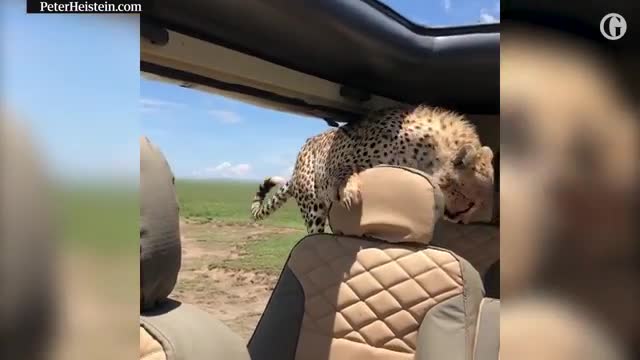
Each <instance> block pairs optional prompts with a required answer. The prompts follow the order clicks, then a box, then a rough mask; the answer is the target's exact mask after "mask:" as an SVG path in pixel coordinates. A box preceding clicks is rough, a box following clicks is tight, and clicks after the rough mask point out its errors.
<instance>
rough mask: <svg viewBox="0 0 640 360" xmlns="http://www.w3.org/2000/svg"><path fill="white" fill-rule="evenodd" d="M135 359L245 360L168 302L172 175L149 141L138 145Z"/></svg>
mask: <svg viewBox="0 0 640 360" xmlns="http://www.w3.org/2000/svg"><path fill="white" fill-rule="evenodd" d="M140 187H141V189H140V191H141V199H140V200H141V206H140V217H141V224H140V225H141V226H140V354H139V358H140V359H144V360H215V359H220V360H248V359H249V354H248V352H247V349H246V344H245V343H244V342H243V341H242V339H241V338H240V337H239V336H237V335H236V334H234V333H232V332H231V330H230V329H229V328H227V327H226V326H225V325H223V324H222V323H221V322H220V321H218V320H216V319H214V318H213V317H212V316H211V315H209V314H208V313H207V312H205V311H203V310H201V309H199V308H198V307H195V306H193V305H189V304H185V303H181V302H178V301H175V300H172V299H170V298H169V295H170V293H171V291H172V290H173V287H174V286H175V283H176V279H177V276H178V271H179V270H180V260H181V249H180V230H179V222H178V221H179V218H178V203H177V200H176V193H175V188H174V181H173V175H172V173H171V169H170V168H169V165H168V164H167V162H166V160H165V158H164V156H163V155H162V153H161V152H160V151H159V150H158V149H157V148H156V147H155V146H153V145H152V144H151V143H150V142H149V140H148V139H142V140H141V142H140Z"/></svg>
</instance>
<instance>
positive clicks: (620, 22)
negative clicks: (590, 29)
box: [600, 13, 627, 40]
mask: <svg viewBox="0 0 640 360" xmlns="http://www.w3.org/2000/svg"><path fill="white" fill-rule="evenodd" d="M600 32H601V33H602V36H604V37H605V38H607V39H609V40H618V39H620V38H622V37H623V36H624V34H625V33H626V32H627V21H626V20H625V19H624V18H623V17H622V15H620V14H616V13H610V14H607V15H605V16H604V17H603V18H602V20H601V21H600Z"/></svg>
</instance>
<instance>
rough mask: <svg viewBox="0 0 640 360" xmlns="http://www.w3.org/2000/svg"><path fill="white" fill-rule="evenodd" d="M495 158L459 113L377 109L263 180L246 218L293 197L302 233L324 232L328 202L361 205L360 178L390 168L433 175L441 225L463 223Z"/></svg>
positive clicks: (314, 140)
mask: <svg viewBox="0 0 640 360" xmlns="http://www.w3.org/2000/svg"><path fill="white" fill-rule="evenodd" d="M492 159H493V152H492V151H491V149H490V148H489V147H487V146H482V145H481V143H480V139H479V137H478V134H477V133H476V130H475V127H474V126H473V125H472V124H471V123H469V122H468V121H467V120H466V119H465V118H464V117H463V116H462V115H459V114H457V113H454V112H452V111H448V110H445V109H441V108H437V107H429V106H424V105H421V106H417V107H394V108H386V109H381V110H376V111H372V112H371V113H369V114H368V115H366V116H364V117H363V118H362V119H361V120H359V121H357V122H354V123H349V124H346V125H343V126H341V127H338V128H334V129H330V130H327V131H326V132H324V133H321V134H319V135H316V136H314V137H311V138H309V139H307V141H306V142H305V144H304V145H303V147H302V149H301V150H300V152H299V153H298V157H297V160H296V163H295V166H294V170H293V174H292V176H291V178H290V179H289V180H288V181H285V179H283V178H280V177H270V178H267V179H265V180H264V182H263V183H262V184H261V185H260V187H259V189H258V191H257V193H256V195H255V197H254V199H253V202H252V204H251V214H252V217H253V219H254V220H261V219H263V218H265V217H266V216H269V215H270V214H271V213H273V212H274V211H276V210H277V209H278V208H279V207H280V206H282V204H284V202H285V201H286V200H287V198H289V197H291V196H293V197H294V198H295V200H296V202H297V204H298V207H299V209H300V212H301V214H302V218H303V219H304V222H305V225H306V228H307V232H308V233H310V234H313V233H323V232H324V229H325V225H326V221H327V215H328V211H329V206H330V205H331V204H332V203H333V202H335V201H340V202H342V204H343V205H344V206H346V207H347V208H349V207H350V206H351V205H352V204H354V203H355V202H356V201H358V200H359V199H360V198H359V197H360V192H359V180H358V179H359V178H358V173H359V172H361V171H363V170H365V169H368V168H372V167H375V166H377V165H382V164H387V165H396V166H404V167H409V168H414V169H418V170H420V171H423V172H425V173H426V174H428V175H430V176H431V177H432V178H433V180H434V181H435V183H437V184H438V185H439V186H440V188H441V190H442V192H443V194H444V198H445V216H444V217H445V219H447V220H448V221H451V222H455V223H464V224H466V223H468V222H469V221H470V219H471V215H473V213H474V212H475V211H476V210H477V209H479V208H480V206H481V205H482V204H483V203H484V202H485V201H486V200H487V199H488V198H489V197H490V196H492V194H493V165H492ZM277 185H281V186H280V188H279V189H278V190H277V192H276V193H275V194H274V195H273V196H272V197H271V198H270V199H269V200H268V201H266V202H265V198H266V196H267V194H268V193H269V191H270V190H271V189H272V188H273V187H275V186H277ZM390 191H392V190H390Z"/></svg>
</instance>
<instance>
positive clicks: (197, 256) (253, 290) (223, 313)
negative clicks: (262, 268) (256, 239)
mask: <svg viewBox="0 0 640 360" xmlns="http://www.w3.org/2000/svg"><path fill="white" fill-rule="evenodd" d="M181 227H182V233H183V238H182V268H181V270H180V274H179V277H178V284H177V286H176V288H175V290H174V292H173V294H172V297H174V298H175V299H176V300H179V301H184V302H186V303H190V304H194V305H197V306H200V307H202V308H203V309H204V310H206V311H208V312H209V313H211V314H212V315H213V316H214V317H215V318H217V319H219V320H221V321H222V322H224V323H225V324H226V325H227V326H229V327H230V328H231V329H232V330H233V331H234V332H236V333H238V334H239V335H240V336H242V337H243V338H245V339H247V340H248V339H249V337H250V336H251V333H252V332H253V329H254V327H255V325H256V324H257V322H258V320H259V319H260V314H261V313H262V311H263V310H264V307H265V304H266V303H267V300H268V299H269V295H270V294H271V290H272V289H273V286H274V285H275V282H276V281H277V277H276V276H273V275H268V274H260V273H254V272H248V271H237V270H228V269H225V268H221V267H212V266H211V265H212V264H215V263H219V262H221V261H222V260H224V259H230V258H234V257H237V256H239V255H240V254H239V253H238V252H239V250H238V246H237V243H236V244H234V243H233V240H234V238H235V237H234V234H240V233H243V234H244V238H246V236H251V234H254V233H258V232H260V229H259V228H258V229H256V228H254V227H251V226H242V225H235V226H217V225H212V224H185V223H183V224H182V225H181ZM203 231H205V232H206V231H216V232H220V233H221V234H222V235H224V236H225V237H227V239H226V240H227V241H224V242H221V243H220V244H217V246H211V245H210V244H208V243H206V242H203V241H198V240H197V239H194V237H192V234H196V233H202V232H203ZM247 234H249V235H247ZM254 236H255V235H254ZM236 240H238V241H240V239H239V238H238V239H236Z"/></svg>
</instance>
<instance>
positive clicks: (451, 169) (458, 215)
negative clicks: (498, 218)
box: [437, 145, 494, 224]
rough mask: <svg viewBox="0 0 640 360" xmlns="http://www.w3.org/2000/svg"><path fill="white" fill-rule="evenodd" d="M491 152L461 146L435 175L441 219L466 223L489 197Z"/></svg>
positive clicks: (469, 146)
mask: <svg viewBox="0 0 640 360" xmlns="http://www.w3.org/2000/svg"><path fill="white" fill-rule="evenodd" d="M492 161H493V151H491V149H490V148H489V147H487V146H482V147H474V146H472V145H464V146H462V147H461V148H460V149H458V151H457V152H456V154H455V155H454V156H453V157H452V158H451V160H450V161H449V162H448V163H447V164H446V165H445V166H444V168H443V170H442V171H441V172H440V174H439V176H437V178H438V179H437V180H438V184H439V185H440V188H441V190H442V192H443V194H444V198H445V212H444V217H445V219H447V220H449V221H451V222H455V223H463V224H468V223H469V222H470V221H471V219H472V216H473V215H474V213H475V212H476V211H477V210H478V209H480V208H481V207H482V206H483V205H484V204H486V203H487V201H488V200H489V199H492V197H493V191H494V185H493V165H492Z"/></svg>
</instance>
